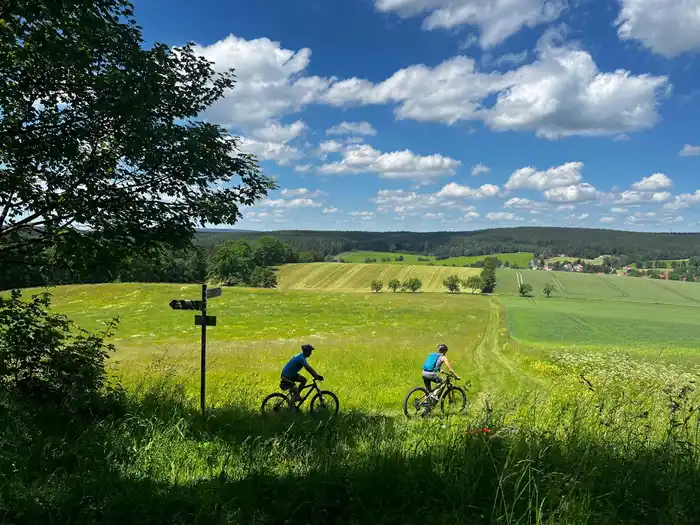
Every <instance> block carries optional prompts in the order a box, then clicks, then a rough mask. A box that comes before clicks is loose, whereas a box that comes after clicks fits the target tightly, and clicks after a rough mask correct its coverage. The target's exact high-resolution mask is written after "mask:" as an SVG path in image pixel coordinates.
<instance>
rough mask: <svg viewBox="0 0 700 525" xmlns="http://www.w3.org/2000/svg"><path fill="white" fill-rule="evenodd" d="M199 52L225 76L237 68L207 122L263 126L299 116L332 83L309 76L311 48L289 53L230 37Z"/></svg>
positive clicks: (275, 46)
mask: <svg viewBox="0 0 700 525" xmlns="http://www.w3.org/2000/svg"><path fill="white" fill-rule="evenodd" d="M196 52H197V53H199V54H200V55H202V56H204V57H205V58H207V59H208V60H211V61H213V62H214V66H213V67H214V69H215V70H216V71H219V72H222V71H226V70H228V69H230V68H235V74H236V80H237V82H236V85H235V87H234V89H233V90H229V91H228V92H227V93H225V95H226V96H225V97H224V98H223V99H221V100H219V101H217V102H216V103H215V104H214V105H213V106H212V107H211V108H210V109H209V110H207V112H206V114H205V115H206V116H207V118H209V119H210V120H213V121H215V122H217V123H219V124H221V125H224V126H229V127H231V126H232V127H245V128H247V129H250V128H255V127H260V126H261V125H262V124H264V123H265V122H268V121H270V120H274V119H278V118H279V117H281V116H283V115H286V114H289V113H293V112H297V111H299V110H301V109H302V108H303V107H304V106H305V105H307V104H309V103H311V102H313V101H314V100H316V99H318V98H319V96H320V95H321V94H322V93H323V92H325V91H326V90H327V89H328V86H329V85H330V83H331V81H330V80H329V79H326V78H321V77H318V76H310V75H307V74H306V69H307V67H308V66H309V62H310V60H311V50H310V49H308V48H303V49H300V50H298V51H294V50H290V49H284V48H282V47H281V46H280V43H279V42H274V41H272V40H270V39H268V38H258V39H255V40H245V39H243V38H238V37H236V36H234V35H229V36H228V37H226V38H225V39H223V40H219V41H218V42H215V43H214V44H212V45H209V46H202V45H198V46H197V47H196Z"/></svg>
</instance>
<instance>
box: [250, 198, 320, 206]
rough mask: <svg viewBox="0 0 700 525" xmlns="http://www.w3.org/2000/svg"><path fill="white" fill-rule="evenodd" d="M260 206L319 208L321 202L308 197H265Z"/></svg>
mask: <svg viewBox="0 0 700 525" xmlns="http://www.w3.org/2000/svg"><path fill="white" fill-rule="evenodd" d="M260 205H261V206H268V207H270V208H319V207H320V206H321V204H320V203H319V202H316V201H314V200H313V199H309V198H298V199H265V200H264V201H262V202H261V203H260Z"/></svg>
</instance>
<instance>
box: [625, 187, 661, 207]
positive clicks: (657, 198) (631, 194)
mask: <svg viewBox="0 0 700 525" xmlns="http://www.w3.org/2000/svg"><path fill="white" fill-rule="evenodd" d="M670 198H671V193H669V192H668V191H659V192H648V191H638V190H627V191H623V192H622V193H620V194H619V196H618V198H617V200H616V201H615V203H616V204H645V203H649V204H654V203H656V204H660V203H663V202H666V201H668V200H669V199H670Z"/></svg>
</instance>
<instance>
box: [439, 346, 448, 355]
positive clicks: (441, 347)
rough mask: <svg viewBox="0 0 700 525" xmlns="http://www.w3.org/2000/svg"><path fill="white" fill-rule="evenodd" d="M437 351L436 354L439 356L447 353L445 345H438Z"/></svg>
mask: <svg viewBox="0 0 700 525" xmlns="http://www.w3.org/2000/svg"><path fill="white" fill-rule="evenodd" d="M437 349H438V352H440V353H441V354H444V353H445V352H447V345H443V344H439V345H438V347H437Z"/></svg>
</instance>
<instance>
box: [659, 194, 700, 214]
mask: <svg viewBox="0 0 700 525" xmlns="http://www.w3.org/2000/svg"><path fill="white" fill-rule="evenodd" d="M698 203H700V190H697V191H696V192H695V193H682V194H680V195H676V196H675V197H673V200H672V201H671V202H667V203H666V204H664V208H665V209H667V210H682V209H684V208H688V207H689V206H692V205H694V204H698Z"/></svg>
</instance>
